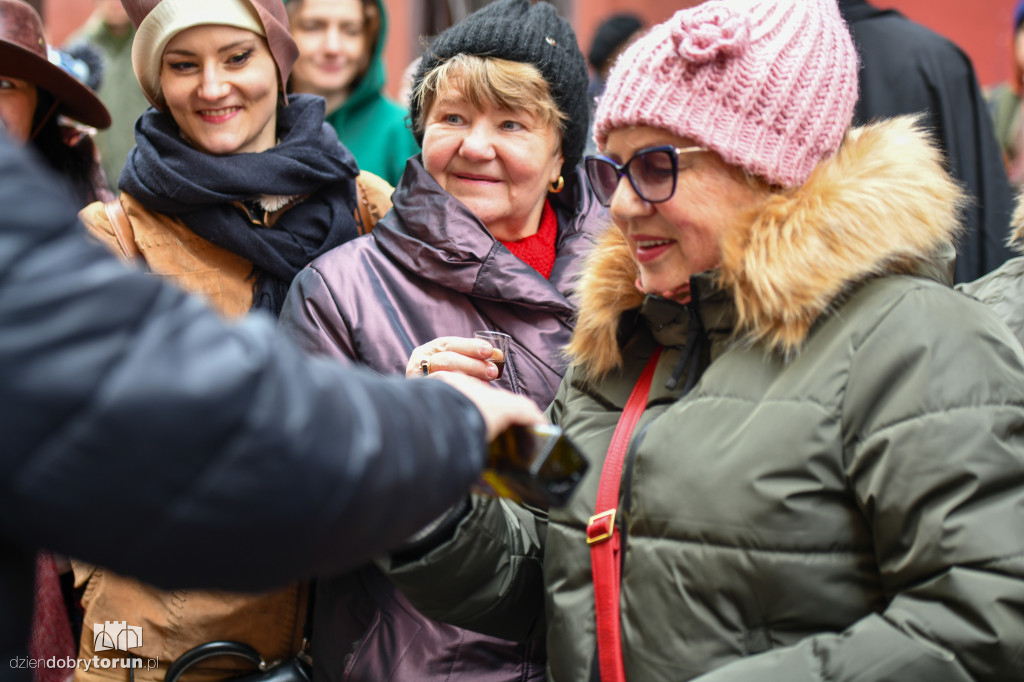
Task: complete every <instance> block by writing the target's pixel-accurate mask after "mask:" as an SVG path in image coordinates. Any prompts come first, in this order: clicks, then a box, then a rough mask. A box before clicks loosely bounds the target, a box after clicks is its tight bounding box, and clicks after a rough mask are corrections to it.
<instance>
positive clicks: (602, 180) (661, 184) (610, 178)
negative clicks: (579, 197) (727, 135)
mask: <svg viewBox="0 0 1024 682" xmlns="http://www.w3.org/2000/svg"><path fill="white" fill-rule="evenodd" d="M706 151H707V148H706V147H673V146H671V145H664V146H662V147H648V148H647V149H641V150H640V151H638V152H637V153H636V154H634V155H633V157H632V158H631V159H630V160H629V161H627V162H626V163H623V164H618V163H615V162H614V161H612V160H611V159H609V158H608V157H607V156H603V155H600V154H597V155H595V156H588V157H587V158H586V160H585V161H584V168H585V169H586V171H587V178H588V179H589V180H590V186H591V187H593V188H594V194H596V195H597V200H598V201H599V202H601V205H602V206H610V205H611V203H612V196H613V195H614V194H615V188H616V187H618V186H619V180H621V179H622V176H623V175H625V176H626V177H627V178H629V184H630V185H632V186H633V190H634V191H635V192H636V193H637V196H639V197H640V198H641V199H643V200H644V201H646V202H648V203H651V204H657V203H660V202H662V201H668V200H669V199H671V198H672V195H673V194H675V193H676V178H677V177H678V175H679V155H680V154H693V153H696V152H706ZM634 162H635V165H634Z"/></svg>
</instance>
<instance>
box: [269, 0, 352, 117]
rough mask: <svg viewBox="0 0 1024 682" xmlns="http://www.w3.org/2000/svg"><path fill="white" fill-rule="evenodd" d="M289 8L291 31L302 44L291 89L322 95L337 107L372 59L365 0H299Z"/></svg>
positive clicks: (331, 108) (298, 43)
mask: <svg viewBox="0 0 1024 682" xmlns="http://www.w3.org/2000/svg"><path fill="white" fill-rule="evenodd" d="M292 5H294V6H295V7H294V9H292ZM289 10H290V12H289V21H290V22H291V28H292V37H293V38H294V39H295V43H296V45H298V46H299V58H298V60H297V61H296V62H295V66H294V67H293V68H292V75H291V87H292V90H293V91H295V92H307V93H310V94H313V95H320V96H321V97H323V98H324V99H326V100H327V111H328V112H331V111H334V110H335V109H337V108H338V107H340V106H341V105H342V104H343V103H344V102H345V100H346V99H347V98H348V96H349V94H350V93H351V92H352V88H353V87H354V85H355V82H356V81H357V80H358V79H359V77H360V76H361V75H362V74H363V72H364V71H365V70H366V67H367V64H368V63H369V60H370V54H369V53H370V49H371V45H370V38H369V36H368V32H367V15H366V11H365V10H364V6H363V0H301V1H300V2H292V3H289Z"/></svg>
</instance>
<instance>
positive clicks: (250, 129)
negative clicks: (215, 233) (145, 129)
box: [160, 0, 278, 155]
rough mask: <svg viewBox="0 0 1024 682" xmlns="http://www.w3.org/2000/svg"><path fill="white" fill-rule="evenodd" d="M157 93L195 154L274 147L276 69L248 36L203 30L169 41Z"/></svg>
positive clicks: (258, 40)
mask: <svg viewBox="0 0 1024 682" xmlns="http://www.w3.org/2000/svg"><path fill="white" fill-rule="evenodd" d="M211 1H213V0H211ZM160 90H161V94H162V96H163V99H164V101H165V102H166V103H167V110H168V112H169V113H170V114H171V116H172V117H173V118H174V121H175V123H177V124H178V128H179V129H180V130H181V136H182V137H183V138H184V139H185V141H187V142H188V143H189V144H190V145H192V146H193V147H195V148H196V149H198V150H200V151H203V152H206V153H207V154H215V155H224V154H240V153H242V152H262V151H266V150H267V149H270V148H271V147H273V146H274V145H275V144H276V143H277V100H278V85H277V66H276V65H275V63H274V59H273V57H272V56H271V54H270V48H269V47H268V46H267V41H266V40H265V39H264V38H263V37H261V36H259V35H256V34H255V33H253V32H252V31H247V30H245V29H241V28H235V27H233V26H218V25H203V26H195V27H193V28H189V29H185V30H184V31H182V32H181V33H179V34H178V35H176V36H174V37H173V38H171V40H170V41H169V42H168V43H167V47H166V48H165V49H164V54H163V61H162V63H161V65H160Z"/></svg>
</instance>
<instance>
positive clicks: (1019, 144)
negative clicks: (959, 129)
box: [988, 0, 1024, 189]
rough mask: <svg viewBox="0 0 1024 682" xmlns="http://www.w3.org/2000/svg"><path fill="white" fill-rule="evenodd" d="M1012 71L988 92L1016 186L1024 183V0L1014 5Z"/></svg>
mask: <svg viewBox="0 0 1024 682" xmlns="http://www.w3.org/2000/svg"><path fill="white" fill-rule="evenodd" d="M1010 45H1011V53H1012V55H1013V75H1012V76H1011V78H1010V81H1009V82H1007V83H1001V84H1000V85H997V86H996V87H994V88H992V90H991V91H990V92H989V93H988V103H989V110H990V111H991V113H992V119H993V124H994V126H995V132H996V139H998V140H999V146H1000V148H1001V149H1002V150H1003V160H1004V161H1005V163H1006V172H1007V174H1008V175H1009V176H1010V183H1011V184H1012V185H1013V186H1014V187H1015V188H1017V189H1020V188H1021V186H1022V185H1024V126H1022V125H1021V118H1022V117H1021V97H1020V91H1021V85H1022V83H1024V0H1020V1H1019V2H1017V4H1016V6H1014V8H1013V37H1012V40H1011V43H1010Z"/></svg>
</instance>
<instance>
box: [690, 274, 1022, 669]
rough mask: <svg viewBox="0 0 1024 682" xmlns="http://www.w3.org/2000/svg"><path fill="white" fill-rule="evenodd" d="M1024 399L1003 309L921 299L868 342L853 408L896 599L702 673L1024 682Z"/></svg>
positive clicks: (912, 297)
mask: <svg viewBox="0 0 1024 682" xmlns="http://www.w3.org/2000/svg"><path fill="white" fill-rule="evenodd" d="M1022 395H1024V368H1022V356H1021V351H1020V349H1019V346H1018V344H1017V343H1016V341H1015V340H1014V338H1013V337H1012V335H1011V334H1010V332H1009V330H1007V329H1006V328H1005V327H1004V326H1003V325H1002V324H1001V323H1000V322H999V321H998V320H996V319H995V317H994V316H992V315H991V314H990V313H989V311H987V310H984V309H983V308H982V307H981V306H980V305H979V304H977V303H976V302H974V301H970V300H969V299H967V298H966V297H963V296H955V295H950V294H949V292H947V291H943V290H939V289H937V288H934V287H929V288H920V289H916V290H915V291H913V292H911V293H909V294H907V295H906V296H905V298H904V299H903V300H901V301H900V302H899V303H898V304H897V305H896V306H895V307H894V308H893V309H892V310H891V311H890V312H889V313H888V314H887V315H885V316H884V318H883V319H882V321H881V323H880V324H878V325H877V327H876V328H875V329H873V330H870V332H869V333H868V334H867V335H866V336H865V337H864V338H863V340H862V343H861V344H860V345H859V347H858V348H856V349H855V350H854V361H853V364H852V366H851V367H850V372H849V377H848V384H847V391H846V397H845V404H844V409H843V415H842V418H843V430H844V433H845V438H846V441H845V444H844V447H845V452H846V458H847V460H846V469H847V474H848V479H849V481H850V487H851V491H852V494H853V495H855V497H856V500H857V503H858V505H859V507H860V509H861V512H862V513H863V515H864V517H865V518H866V519H867V522H868V525H869V526H870V527H871V528H872V530H873V534H874V542H875V548H876V555H877V560H878V567H879V570H880V576H881V581H882V587H883V589H884V590H885V592H886V593H887V594H888V595H890V600H889V602H888V605H887V607H886V608H885V609H884V610H883V611H882V612H880V613H878V614H875V615H871V616H869V617H867V618H864V619H862V620H861V621H859V622H856V623H854V624H853V625H852V626H851V627H850V628H848V629H847V630H846V631H844V632H839V633H835V634H822V635H818V636H814V637H809V638H807V639H805V640H803V641H801V642H800V643H799V644H797V645H796V646H793V647H788V648H780V649H776V650H773V651H769V652H767V653H764V654H760V655H757V656H753V657H750V658H747V659H742V660H740V661H737V662H735V663H733V664H729V665H726V666H724V667H722V668H720V669H718V670H716V671H713V672H711V673H709V674H706V675H703V676H701V677H700V678H698V679H699V680H700V681H701V682H727V681H729V682H732V681H739V680H743V681H750V682H754V681H755V680H756V681H761V680H788V681H790V682H804V681H807V682H810V681H812V680H813V681H814V682H821V681H824V680H828V681H829V682H844V681H850V682H853V681H854V680H857V681H863V682H918V681H920V682H925V681H932V680H943V682H960V681H963V682H967V681H972V682H981V681H990V682H997V681H999V682H1006V681H1008V680H1020V679H1024V404H1022V403H1024V400H1022ZM835 589H837V590H838V589H842V586H840V585H837V586H835Z"/></svg>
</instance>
